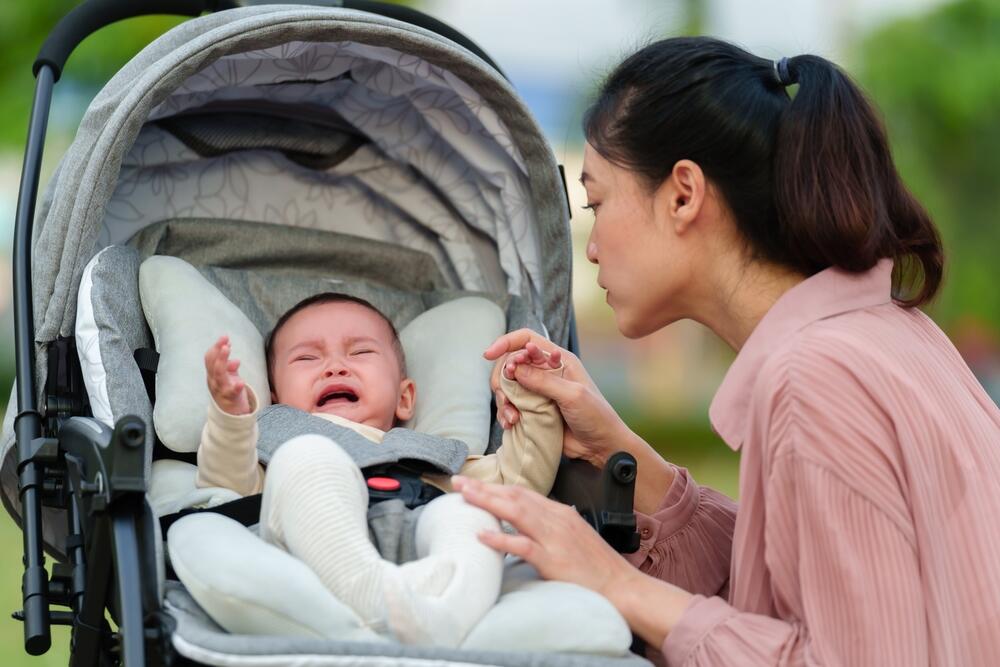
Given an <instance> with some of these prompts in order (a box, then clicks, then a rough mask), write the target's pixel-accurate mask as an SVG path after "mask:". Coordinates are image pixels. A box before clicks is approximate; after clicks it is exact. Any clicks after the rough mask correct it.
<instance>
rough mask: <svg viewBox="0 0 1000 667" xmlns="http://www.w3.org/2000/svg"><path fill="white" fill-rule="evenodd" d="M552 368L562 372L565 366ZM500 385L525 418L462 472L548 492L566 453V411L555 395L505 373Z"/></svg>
mask: <svg viewBox="0 0 1000 667" xmlns="http://www.w3.org/2000/svg"><path fill="white" fill-rule="evenodd" d="M548 372H550V373H559V374H562V368H556V369H553V370H551V371H548ZM500 387H501V389H503V392H504V393H505V394H506V395H507V398H508V399H510V402H511V403H513V404H514V407H516V408H517V409H518V411H520V413H521V418H520V419H519V420H518V422H517V423H516V424H514V426H513V427H512V428H509V429H507V430H506V431H504V432H503V442H502V443H501V445H500V448H499V449H498V450H497V451H496V452H495V453H493V454H487V455H485V456H470V457H469V458H468V459H467V460H466V461H465V465H463V466H462V470H461V473H460V474H462V475H465V476H466V477H473V478H475V479H479V480H482V481H484V482H494V483H497V484H517V485H519V486H526V487H528V488H529V489H534V490H535V491H538V492H539V493H542V494H545V495H548V493H549V491H551V490H552V483H553V481H554V480H555V478H556V470H557V469H558V468H559V459H560V457H561V455H562V444H563V443H562V440H563V421H562V415H560V414H559V409H558V408H557V407H556V404H555V402H553V401H552V400H551V399H548V398H545V397H544V396H540V395H538V394H536V393H534V392H531V391H528V390H527V389H525V388H524V387H522V386H521V385H519V384H518V383H517V382H516V381H514V380H508V379H507V378H505V377H503V376H502V375H501V378H500ZM435 481H436V482H438V481H441V482H444V481H445V480H435ZM436 486H440V484H436ZM450 486H451V485H450V483H448V484H447V487H448V488H447V489H446V490H448V491H450V490H451V488H450Z"/></svg>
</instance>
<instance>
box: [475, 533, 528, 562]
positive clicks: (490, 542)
mask: <svg viewBox="0 0 1000 667" xmlns="http://www.w3.org/2000/svg"><path fill="white" fill-rule="evenodd" d="M479 541H480V542H482V543H483V544H485V545H486V546H488V547H490V548H492V549H496V550H497V551H502V552H504V553H509V554H511V555H513V556H517V557H518V558H523V559H524V560H526V561H528V562H529V563H532V564H534V561H535V559H537V557H538V545H537V544H536V543H535V541H534V540H532V539H530V538H529V537H527V536H526V535H508V534H507V533H502V532H500V531H498V530H484V531H481V532H480V533H479Z"/></svg>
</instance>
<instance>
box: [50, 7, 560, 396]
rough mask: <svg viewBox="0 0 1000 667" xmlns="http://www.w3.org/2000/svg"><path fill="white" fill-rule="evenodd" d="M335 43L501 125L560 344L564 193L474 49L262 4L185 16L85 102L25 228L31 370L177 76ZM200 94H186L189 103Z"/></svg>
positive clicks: (367, 20) (382, 22)
mask: <svg viewBox="0 0 1000 667" xmlns="http://www.w3.org/2000/svg"><path fill="white" fill-rule="evenodd" d="M339 40H345V41H349V42H352V43H363V44H365V45H369V46H372V47H378V48H386V49H390V50H392V51H393V52H396V53H404V54H407V56H406V57H409V58H411V59H412V58H418V59H419V60H420V61H422V62H425V63H427V64H428V66H430V67H432V68H435V69H433V72H435V73H437V72H439V71H440V72H443V73H446V78H447V79H448V80H449V81H452V80H453V81H452V82H453V83H455V84H456V85H464V86H466V87H467V88H468V89H470V90H471V91H474V92H475V94H476V95H477V96H478V97H479V98H480V99H481V100H482V101H483V103H484V107H485V108H488V109H490V110H491V113H493V114H495V117H496V119H497V122H499V123H501V124H502V126H503V127H504V128H505V129H506V131H507V132H509V137H510V140H511V142H512V143H511V145H510V149H511V150H512V151H513V152H514V154H516V155H519V156H520V158H521V159H522V160H523V164H524V168H525V170H526V177H527V178H526V182H527V183H528V184H529V185H530V192H528V193H527V197H528V199H527V200H526V201H525V202H524V205H525V207H527V209H528V210H530V211H531V215H532V216H533V218H534V219H535V221H536V225H535V229H534V230H532V232H530V235H531V238H529V237H528V236H525V237H524V238H522V239H515V238H509V239H508V241H507V242H509V243H511V244H516V243H519V242H524V243H529V242H530V243H536V242H537V246H538V247H540V248H544V249H545V251H544V252H542V253H540V255H539V258H538V261H539V262H540V265H539V267H538V274H539V276H540V280H539V282H540V283H541V285H540V286H539V291H540V293H541V303H540V304H538V305H539V310H540V311H541V312H543V313H544V318H545V324H546V327H547V329H548V331H549V332H550V334H551V336H552V338H553V340H555V341H556V342H558V343H560V344H565V343H566V338H567V331H568V330H567V320H568V312H569V296H570V295H569V270H570V258H569V247H570V244H569V231H568V212H567V209H566V202H565V195H564V191H563V187H562V184H561V182H560V181H559V177H558V172H557V170H556V168H555V163H554V160H553V158H552V155H551V152H550V150H549V148H548V146H547V145H546V143H545V141H544V140H543V139H542V137H541V134H540V132H539V131H538V127H537V125H536V124H535V122H534V120H533V119H532V118H531V116H530V114H529V113H528V112H527V110H526V109H525V108H524V106H523V104H522V103H521V102H520V100H518V99H517V97H516V95H515V94H514V92H513V91H512V90H511V89H510V87H509V86H508V84H507V83H506V82H505V81H504V80H503V79H502V78H501V77H499V76H498V75H497V74H496V73H494V72H492V71H491V70H490V69H489V68H488V67H485V66H484V65H483V63H482V62H481V61H479V60H478V58H476V57H475V56H473V55H471V54H469V53H468V52H466V51H464V50H463V49H461V48H459V47H456V46H455V45H454V44H452V43H450V42H448V41H446V40H444V39H443V38H440V37H439V36H437V35H433V34H432V33H429V32H427V31H424V30H421V29H419V28H415V27H413V26H410V25H407V24H403V23H399V22H396V21H391V20H387V19H383V18H379V17H373V16H371V15H367V14H364V13H359V12H353V11H349V10H340V9H317V8H301V7H288V6H270V7H258V8H247V9H239V10H232V11H227V12H219V13H217V14H211V15H208V16H204V17H201V18H199V19H196V20H192V21H189V22H187V23H185V24H183V25H182V26H180V27H178V28H177V29H175V30H173V31H171V32H170V33H168V34H166V35H164V36H163V37H162V38H160V39H158V40H157V41H155V42H154V43H153V44H151V45H150V46H149V47H147V49H145V50H144V51H143V53H142V54H140V55H139V56H137V57H136V58H135V59H133V60H132V61H131V62H130V63H129V64H128V65H126V66H125V67H124V68H123V69H122V70H121V71H120V72H119V73H118V74H117V75H116V76H115V77H114V78H113V79H112V80H111V81H110V82H109V83H108V85H107V86H106V87H105V89H104V90H103V91H102V92H101V93H100V94H99V95H98V97H97V98H96V99H95V100H94V103H93V104H92V105H91V108H90V110H89V111H88V113H87V116H86V117H85V119H84V121H83V123H82V124H81V127H80V131H79V133H78V135H77V139H76V141H75V142H74V144H73V146H72V147H71V149H70V151H69V152H68V153H67V155H66V156H65V157H64V159H63V161H62V163H61V165H60V167H59V170H58V180H57V181H55V183H54V190H55V192H52V193H47V194H46V195H44V196H43V199H42V204H41V206H40V207H39V210H38V221H37V222H36V225H35V230H34V231H35V234H34V243H33V251H34V255H35V258H34V259H35V263H34V273H33V290H34V313H35V320H36V323H35V324H36V328H35V331H36V340H37V341H38V343H39V347H38V350H37V368H38V375H39V377H41V378H44V373H45V368H46V355H45V346H44V344H45V343H47V342H49V341H51V340H53V339H54V338H55V337H56V336H57V335H59V334H60V333H61V334H62V335H72V330H73V321H74V317H73V313H74V311H75V303H74V302H75V295H76V286H77V284H78V283H79V277H80V274H81V272H82V269H83V266H84V265H85V264H86V262H87V260H88V259H89V258H90V257H91V256H92V255H93V253H94V252H95V249H96V248H95V246H96V245H97V241H98V237H99V236H100V234H101V230H102V224H103V223H104V220H105V217H106V215H107V214H108V213H109V211H108V210H107V205H108V202H109V201H110V200H111V197H112V195H113V194H114V193H115V191H116V190H117V179H118V176H119V170H120V168H121V166H122V162H123V160H124V158H125V155H126V154H127V153H128V151H129V150H130V149H131V148H132V146H133V144H134V142H135V139H136V137H137V136H138V134H139V131H140V129H141V128H142V127H143V125H144V124H145V123H146V120H147V118H149V116H150V114H151V112H152V111H153V110H154V109H156V108H157V107H158V105H160V104H161V103H163V102H164V101H165V100H166V99H167V98H168V97H169V96H170V95H171V94H172V93H173V92H174V91H175V90H176V89H177V88H178V87H179V86H181V85H182V84H184V82H185V81H188V80H189V79H191V77H193V76H194V75H195V74H196V73H198V72H199V71H201V70H204V69H205V68H207V67H209V66H210V65H211V64H212V63H214V62H216V61H217V60H218V59H219V58H221V57H224V56H226V55H227V54H232V53H237V52H242V53H252V52H254V50H255V49H256V50H261V49H270V48H278V47H279V45H282V44H288V43H294V44H304V43H312V42H323V43H330V44H335V43H337V42H338V41H339ZM428 71H430V70H428ZM370 74H371V75H376V74H377V73H376V72H374V71H373V72H370ZM435 75H436V74H435ZM297 76H301V72H294V71H292V72H289V73H288V74H287V76H286V80H294V79H295V78H296V77H297ZM359 76H360V75H359ZM442 76H444V75H442ZM199 94H200V93H197V92H191V93H190V94H188V97H187V100H188V101H191V100H194V99H196V98H197V96H198V95H199ZM165 111H166V110H165V109H161V110H160V113H161V114H165ZM150 150H153V148H151V149H150ZM150 178H153V175H151V176H150ZM158 178H160V179H162V178H163V174H162V173H161V174H160V176H159V177H158ZM158 182H161V183H162V182H163V181H162V180H160V181H158ZM164 187H167V186H166V185H165V184H164ZM168 190H169V187H168ZM60 192H61V193H65V196H62V195H59V194H57V193H60ZM70 194H72V195H73V196H70ZM111 213H113V211H112V212H111ZM216 217H218V216H216ZM129 235H130V234H129ZM109 240H111V241H113V240H114V239H109ZM469 243H471V244H472V245H474V242H473V241H470V242H469ZM511 247H512V248H513V247H516V246H515V245H512V246H511ZM511 257H513V255H511ZM470 259H471V258H470ZM509 270H510V273H508V277H509V279H510V280H516V281H519V280H521V278H519V277H518V276H520V275H524V274H522V273H521V270H520V269H518V270H516V271H515V270H514V268H513V267H509ZM519 291H520V290H519ZM522 296H529V295H527V294H525V293H522Z"/></svg>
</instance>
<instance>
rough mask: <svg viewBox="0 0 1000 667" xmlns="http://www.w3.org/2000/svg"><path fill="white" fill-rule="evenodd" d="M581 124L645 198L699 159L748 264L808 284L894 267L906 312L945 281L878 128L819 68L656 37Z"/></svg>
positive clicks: (824, 67) (857, 93)
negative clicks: (787, 271) (830, 272)
mask: <svg viewBox="0 0 1000 667" xmlns="http://www.w3.org/2000/svg"><path fill="white" fill-rule="evenodd" d="M791 83H797V84H798V91H797V92H796V94H795V96H794V97H789V95H788V93H787V91H786V84H791ZM583 124H584V133H585V135H586V137H587V141H588V142H589V143H590V145H591V146H593V148H594V149H595V150H596V151H597V152H598V153H600V154H601V155H602V156H603V157H604V158H605V159H607V160H609V161H610V162H612V163H614V164H617V165H619V166H622V167H625V168H627V169H630V170H631V171H634V172H636V173H637V174H638V175H639V176H640V178H642V179H643V180H644V181H645V182H646V183H647V184H648V185H649V186H650V187H656V186H658V185H659V184H661V183H662V182H663V181H664V180H665V179H666V178H667V177H669V176H670V173H671V171H672V170H673V167H674V164H676V162H677V161H678V160H682V159H690V160H692V161H694V162H696V163H697V164H698V165H699V166H700V167H701V169H702V171H704V173H705V176H706V178H708V179H709V180H710V181H711V182H712V183H714V184H715V186H716V187H717V188H718V189H719V191H720V192H721V194H722V197H723V199H724V200H725V203H726V205H727V207H728V209H729V211H730V212H731V213H732V215H733V217H734V218H735V222H736V225H737V227H738V229H739V230H740V232H741V233H742V235H743V236H744V238H746V240H747V242H748V243H749V246H750V248H751V250H752V252H753V253H754V256H756V257H759V258H763V259H765V260H768V261H771V262H775V263H778V264H781V265H784V266H787V267H789V268H792V269H794V270H796V271H799V272H800V273H803V274H805V275H807V276H808V275H813V274H814V273H817V272H819V271H821V270H823V269H825V268H828V267H831V266H835V267H839V268H841V269H844V270H846V271H850V272H854V273H858V272H862V271H867V270H868V269H870V268H872V267H873V266H874V265H875V264H876V263H877V262H878V260H879V259H881V258H883V257H890V258H892V259H893V260H895V270H894V280H893V282H894V287H895V290H894V291H895V294H896V298H897V299H898V300H899V301H900V302H901V303H902V304H903V305H905V306H917V305H921V304H924V303H926V302H928V301H929V300H930V299H932V298H933V297H934V295H935V293H936V292H937V290H938V288H939V286H940V284H941V277H942V271H943V264H944V257H943V253H942V249H941V240H940V237H939V235H938V232H937V230H936V229H935V227H934V223H933V222H932V221H931V219H930V217H929V216H928V215H927V212H926V211H925V210H924V209H923V207H922V206H921V205H920V204H919V203H918V202H917V201H916V200H915V199H914V197H913V196H912V195H911V194H910V193H909V191H908V190H907V189H906V187H905V186H904V185H903V182H902V181H901V179H900V178H899V175H898V174H897V173H896V168H895V166H894V165H893V162H892V156H891V154H890V151H889V144H888V140H887V139H886V133H885V130H884V128H883V126H882V122H881V120H880V119H879V117H878V115H877V114H876V112H875V110H874V109H873V107H872V105H871V104H870V103H869V102H868V100H867V99H866V98H865V96H864V94H863V93H862V92H861V90H860V89H859V88H858V87H857V86H856V85H855V84H854V83H852V82H851V80H850V79H849V78H848V77H847V75H845V74H844V73H843V72H842V71H841V70H840V69H839V68H837V66H836V65H834V64H833V63H831V62H829V61H827V60H824V59H823V58H820V57H818V56H811V55H803V56H797V57H794V58H789V59H787V60H785V61H784V62H783V63H781V68H780V71H779V67H778V66H777V65H776V64H775V63H773V62H772V61H770V60H766V59H764V58H758V57H757V56H754V55H752V54H750V53H748V52H746V51H744V50H743V49H740V48H738V47H736V46H733V45H731V44H727V43H725V42H722V41H719V40H716V39H711V38H707V37H683V38H675V39H666V40H662V41H659V42H655V43H653V44H650V45H649V46H647V47H645V48H643V49H642V50H640V51H639V52H638V53H636V54H634V55H632V56H631V57H629V58H628V59H626V60H625V61H624V62H623V63H621V64H620V65H619V66H618V67H617V68H616V69H615V70H614V71H613V72H612V73H611V74H610V75H609V76H608V78H607V80H606V81H605V83H604V85H603V86H602V88H601V90H600V92H599V94H598V97H597V99H596V101H595V102H594V103H593V105H592V106H591V107H590V108H589V109H588V110H587V112H586V115H585V116H584V121H583Z"/></svg>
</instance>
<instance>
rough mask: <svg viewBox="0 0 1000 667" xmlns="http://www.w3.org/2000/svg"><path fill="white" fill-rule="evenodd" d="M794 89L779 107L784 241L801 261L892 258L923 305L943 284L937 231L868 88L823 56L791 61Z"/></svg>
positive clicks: (778, 199) (809, 268) (864, 266)
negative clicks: (903, 175)
mask: <svg viewBox="0 0 1000 667" xmlns="http://www.w3.org/2000/svg"><path fill="white" fill-rule="evenodd" d="M787 63H788V64H787V71H788V74H789V76H790V78H791V81H793V82H797V83H798V92H797V94H796V95H795V97H794V98H793V99H792V101H791V103H790V104H788V105H787V106H786V107H785V109H784V110H783V111H782V113H781V118H780V121H779V123H778V134H777V142H776V148H775V155H774V198H775V206H776V209H777V222H778V230H779V232H778V233H779V236H780V238H781V242H780V243H779V245H781V246H784V247H786V248H790V249H792V248H793V249H794V250H795V252H794V254H793V255H792V257H793V258H794V259H795V260H796V261H797V263H798V264H797V266H795V267H794V268H797V269H799V270H801V271H803V272H804V273H806V275H811V274H812V273H815V272H816V271H819V270H821V269H823V268H825V267H827V266H836V267H840V268H842V269H845V270H847V271H852V272H860V271H866V270H868V269H870V268H871V267H873V266H874V265H875V263H876V262H878V260H879V259H881V258H883V257H891V258H892V259H893V260H895V270H894V276H893V278H894V280H893V284H894V288H895V290H894V291H895V296H896V298H897V299H898V300H899V301H900V302H901V303H902V304H903V305H905V306H908V307H909V306H918V305H921V304H924V303H926V302H928V301H930V300H931V299H932V298H933V297H934V295H935V294H936V293H937V291H938V289H939V287H940V285H941V278H942V273H943V265H944V256H943V252H942V249H941V239H940V237H939V235H938V232H937V229H936V228H935V227H934V223H933V222H932V221H931V219H930V217H929V216H928V214H927V212H926V211H925V210H924V209H923V207H922V206H921V205H920V204H919V203H918V202H917V201H916V199H914V197H913V196H912V195H911V194H910V193H909V191H908V190H907V189H906V186H904V185H903V182H902V180H901V179H900V177H899V174H898V173H897V172H896V168H895V166H894V165H893V162H892V157H891V153H890V150H889V143H888V141H887V139H886V133H885V129H884V128H883V125H882V122H881V120H880V119H879V117H878V116H877V114H876V112H875V110H874V109H873V108H872V106H871V104H870V103H869V102H868V100H867V99H866V98H865V96H864V94H863V93H862V92H861V91H860V90H859V89H858V87H857V86H855V85H854V84H853V83H852V82H851V81H850V79H849V78H848V77H847V76H846V75H844V74H843V73H842V72H841V71H840V70H839V69H838V68H837V67H836V66H835V65H833V64H832V63H830V62H829V61H827V60H824V59H823V58H819V57H817V56H811V55H806V56H798V57H795V58H791V59H789V60H788V61H787Z"/></svg>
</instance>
